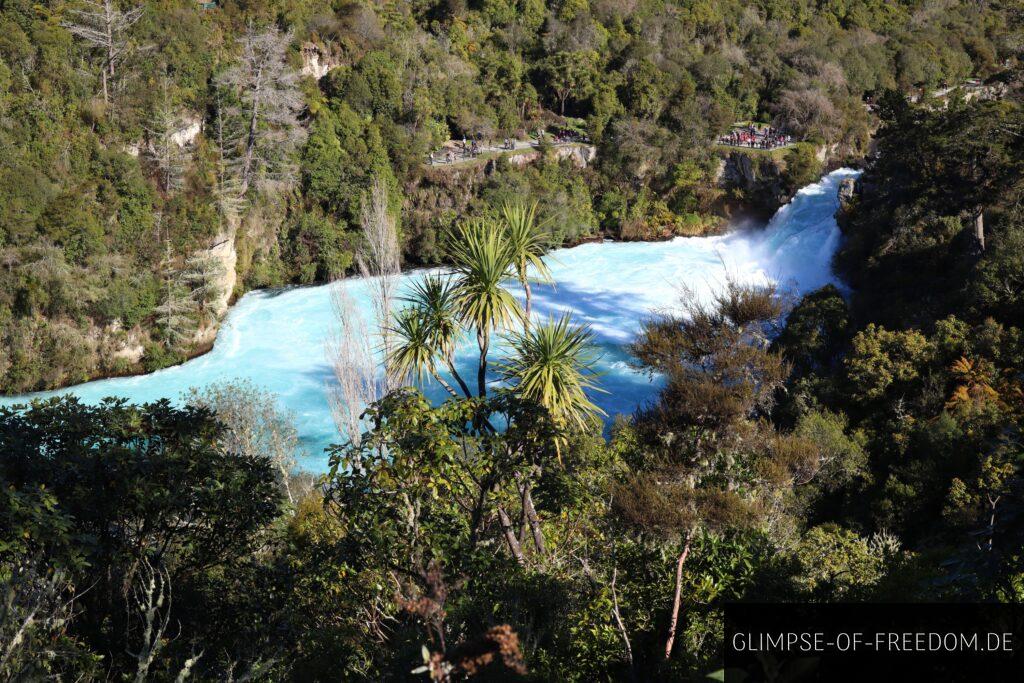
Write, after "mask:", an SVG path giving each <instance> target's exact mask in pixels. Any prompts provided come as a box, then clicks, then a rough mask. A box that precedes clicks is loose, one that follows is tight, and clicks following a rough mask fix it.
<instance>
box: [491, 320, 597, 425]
mask: <svg viewBox="0 0 1024 683" xmlns="http://www.w3.org/2000/svg"><path fill="white" fill-rule="evenodd" d="M509 343H510V345H511V347H512V352H511V353H510V354H509V356H508V358H507V359H506V360H505V361H504V363H503V364H502V366H501V375H502V377H503V378H504V379H505V380H506V381H508V382H509V383H511V385H512V387H513V391H515V392H516V393H517V394H519V395H520V396H522V397H523V398H525V399H526V400H528V401H533V402H535V403H537V404H538V405H541V406H543V407H544V408H545V409H546V410H547V411H548V413H549V414H550V415H551V418H552V420H553V421H554V423H555V424H556V425H559V426H563V427H567V426H569V425H572V426H574V427H576V428H580V429H582V428H584V427H586V426H587V424H588V422H589V420H590V418H593V417H595V416H597V415H603V414H604V412H603V411H602V410H601V409H600V408H598V407H597V406H596V405H594V404H593V403H592V402H591V401H590V399H589V398H588V397H587V394H586V391H587V390H588V389H590V390H593V389H595V388H596V387H597V385H596V383H595V382H594V380H593V373H594V371H593V359H592V358H591V356H590V354H589V350H590V348H591V345H592V343H593V334H592V333H591V332H590V331H589V330H588V329H587V328H586V327H576V326H573V325H572V324H571V322H570V320H569V316H568V315H563V316H562V317H561V318H559V319H558V320H555V319H553V318H551V319H549V320H548V321H547V322H546V323H544V324H541V325H536V326H530V327H527V328H526V329H525V330H523V331H522V332H513V333H512V334H511V335H510V338H509Z"/></svg>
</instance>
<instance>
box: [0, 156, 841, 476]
mask: <svg viewBox="0 0 1024 683" xmlns="http://www.w3.org/2000/svg"><path fill="white" fill-rule="evenodd" d="M855 175H856V172H855V171H852V170H850V169H840V170H838V171H834V172H833V173H830V174H829V175H827V176H825V177H824V178H822V180H821V181H820V182H818V183H814V184H812V185H809V186H807V187H805V188H803V189H802V190H800V192H799V193H798V194H797V195H796V197H795V198H794V199H793V201H792V202H791V203H789V204H787V205H786V206H784V207H782V208H781V209H779V211H778V213H776V215H775V216H774V217H773V218H772V220H771V221H770V222H769V224H768V225H767V226H766V227H765V228H763V229H760V228H758V229H745V230H737V231H735V232H731V233H729V234H727V235H722V236H716V237H680V238H676V239H674V240H671V241H668V242H601V243H591V244H584V245H581V246H578V247H574V248H571V249H559V250H557V251H554V252H552V254H551V255H550V257H549V259H548V262H549V264H550V268H551V272H552V274H553V276H554V280H555V284H554V285H553V286H547V285H545V286H535V287H534V288H533V289H534V304H533V306H534V311H535V315H537V316H539V317H545V318H546V317H547V316H548V315H555V316H557V315H559V314H560V313H561V312H562V311H570V312H571V313H572V314H573V315H574V316H575V319H576V320H577V321H578V322H583V323H588V324H589V325H590V326H591V328H592V329H593V331H594V334H595V338H596V341H597V343H598V345H599V352H600V358H599V360H598V363H597V367H598V370H599V371H600V373H601V377H600V384H601V387H602V388H603V389H604V392H603V393H595V394H594V395H593V397H592V398H593V400H594V402H595V403H597V405H599V406H600V407H601V408H602V409H603V410H604V411H605V412H606V413H607V414H608V416H609V419H611V418H612V417H613V416H614V415H615V414H617V413H624V414H628V413H631V412H632V411H633V410H634V409H635V408H636V407H637V406H638V405H640V404H642V403H643V402H644V401H646V400H648V399H650V398H651V397H652V396H653V394H654V392H655V391H656V390H657V386H658V383H657V380H656V379H655V380H654V381H651V380H650V379H649V378H648V377H647V376H645V375H643V374H640V373H637V372H635V371H634V370H633V369H631V368H630V366H629V363H628V356H627V354H626V353H625V351H624V348H623V347H624V345H625V344H627V343H628V342H630V341H631V340H632V339H633V338H634V337H635V335H636V333H637V331H638V329H639V326H640V323H641V321H642V320H643V319H644V318H645V317H647V316H649V315H650V314H651V313H652V311H657V310H666V309H671V308H672V307H673V306H675V305H677V304H678V301H679V298H680V296H681V294H682V292H683V291H684V290H686V291H689V292H690V293H692V294H693V295H695V296H697V297H707V296H709V295H710V294H711V293H712V292H714V291H715V290H717V289H719V288H720V287H721V286H722V284H723V283H724V281H725V279H726V277H733V278H737V279H740V280H744V281H766V280H771V281H774V282H777V283H779V284H780V286H781V287H783V288H784V289H787V290H790V291H792V292H793V293H794V294H799V293H803V292H807V291H811V290H813V289H816V288H818V287H821V286H822V285H825V284H827V283H829V282H834V281H835V278H834V276H833V274H832V271H831V260H832V255H833V254H834V253H835V251H836V248H837V247H838V245H839V239H840V233H839V228H838V226H837V224H836V221H835V218H834V214H835V211H836V209H837V208H838V187H839V183H840V182H841V181H842V180H843V179H845V178H850V177H853V176H855ZM402 277H403V281H404V282H405V283H408V282H410V281H411V280H412V279H413V278H419V277H422V272H413V273H408V274H406V275H403V276H402ZM331 287H345V288H346V289H347V290H348V294H349V295H350V297H351V299H352V300H353V301H354V303H355V306H356V309H357V310H359V311H361V312H362V313H363V315H364V318H365V319H366V320H369V316H370V313H369V311H370V306H369V296H368V287H367V283H366V282H364V281H362V280H360V279H357V278H354V279H349V280H344V281H341V282H337V283H334V284H332V285H322V286H317V287H294V288H287V289H283V290H275V291H255V292H250V293H248V294H246V295H245V296H243V297H242V298H241V299H240V300H239V301H238V303H237V304H236V305H235V306H234V307H233V308H232V310H231V311H230V313H229V314H228V315H227V318H226V319H225V321H224V324H223V326H222V327H221V330H220V332H219V334H218V336H217V340H216V343H215V344H214V347H213V349H212V350H211V351H210V352H209V353H207V354H206V355H204V356H201V357H199V358H196V359H194V360H191V361H189V362H187V363H184V364H182V365H178V366H175V367H172V368H167V369H165V370H160V371H158V372H154V373H151V374H148V375H141V376H137V377H124V378H115V379H107V380H99V381H95V382H89V383H86V384H80V385H77V386H73V387H69V388H66V389H62V390H59V391H52V392H44V393H39V394H32V395H28V396H18V397H6V398H2V399H0V403H2V404H8V405H9V404H12V403H23V402H25V401H26V400H27V399H30V398H34V397H43V396H53V395H60V394H74V395H76V396H78V397H80V398H81V399H82V400H83V401H86V402H90V403H95V402H98V401H99V400H100V399H102V398H103V397H106V396H120V397H125V398H128V399H130V400H131V401H135V402H146V401H154V400H157V399H159V398H165V397H166V398H170V399H172V400H175V401H180V400H181V397H182V395H183V394H184V393H186V392H187V391H188V389H189V388H190V387H202V386H204V385H207V384H209V383H211V382H217V381H222V380H231V379H236V378H245V379H249V380H251V381H252V382H253V383H254V384H256V385H257V386H260V387H263V388H265V389H267V390H269V391H271V392H273V393H274V394H276V395H277V396H278V398H279V401H280V403H281V405H282V406H283V407H285V408H287V409H288V410H289V411H291V412H292V413H293V414H294V419H295V425H296V427H297V429H298V431H299V435H300V437H301V440H302V449H303V452H302V454H300V465H301V466H302V467H304V468H306V469H309V470H313V471H323V470H324V469H325V467H326V463H327V458H326V456H325V454H324V448H325V447H326V446H328V445H329V444H331V443H336V442H338V441H340V440H341V437H340V436H339V433H338V429H337V428H336V426H335V424H334V421H333V418H332V415H331V410H330V407H329V404H328V391H329V387H330V384H331V382H332V380H333V374H332V371H331V365H330V362H329V359H328V354H327V351H326V342H327V341H328V340H329V339H330V337H331V335H332V334H333V330H335V329H336V327H337V322H336V320H335V314H334V308H333V306H332V303H331V300H332V297H331ZM513 289H514V291H516V293H517V294H519V295H520V296H521V294H522V293H521V291H520V290H519V289H518V288H513ZM474 351H475V344H474V342H473V341H472V340H469V339H467V340H466V341H465V342H464V343H463V344H462V345H461V346H460V347H459V350H458V353H457V358H458V363H457V365H458V367H459V371H460V373H462V374H463V376H464V377H465V378H467V380H468V379H469V378H471V377H475V376H476V374H475V367H476V366H475V362H476V361H475V355H474ZM500 352H501V350H500V345H499V348H498V349H496V353H497V354H500ZM425 391H426V392H427V394H428V395H430V396H431V397H433V398H436V399H438V400H441V399H443V397H444V396H445V394H444V392H443V391H442V390H441V389H440V387H437V386H428V387H425Z"/></svg>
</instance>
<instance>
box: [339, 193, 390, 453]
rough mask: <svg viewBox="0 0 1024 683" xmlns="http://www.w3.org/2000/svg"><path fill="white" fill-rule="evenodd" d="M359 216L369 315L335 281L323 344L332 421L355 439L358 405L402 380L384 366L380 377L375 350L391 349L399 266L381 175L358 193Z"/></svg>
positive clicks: (361, 265)
mask: <svg viewBox="0 0 1024 683" xmlns="http://www.w3.org/2000/svg"><path fill="white" fill-rule="evenodd" d="M360 219H361V225H362V230H363V248H362V249H361V250H360V252H359V253H358V255H357V261H358V264H359V272H360V274H361V275H362V276H363V278H365V280H366V283H367V286H368V287H369V291H370V303H371V310H372V320H370V321H367V320H366V319H365V318H364V317H363V316H362V315H361V314H360V312H359V311H358V309H357V308H356V306H355V304H354V303H353V301H352V299H351V296H350V294H349V292H348V289H347V287H346V285H345V283H343V282H338V283H336V284H335V285H334V288H333V290H332V292H331V298H332V303H333V305H334V316H335V319H336V320H337V321H338V328H337V331H336V332H335V333H334V335H333V336H332V337H331V339H330V340H329V341H328V344H327V354H328V357H329V358H330V360H331V366H332V369H333V371H334V380H335V381H334V384H333V386H331V388H330V390H329V392H328V393H329V400H330V403H331V410H332V413H333V414H334V421H335V424H337V426H338V429H339V431H341V432H342V433H344V434H346V435H347V436H348V438H349V439H350V440H351V441H352V443H353V444H355V445H358V444H359V438H360V435H361V434H362V432H363V430H364V427H365V425H364V424H363V421H362V419H361V418H360V415H361V414H362V411H363V409H364V408H365V407H366V406H367V405H369V404H370V403H373V402H374V401H377V400H378V399H380V398H381V397H382V396H383V395H384V394H386V393H387V392H388V391H391V390H392V389H395V388H397V387H398V386H400V384H401V378H400V377H399V376H397V374H395V373H390V372H387V371H385V377H384V380H383V382H381V381H380V380H379V378H378V373H377V371H378V367H379V364H378V363H377V360H376V356H375V353H374V350H375V346H379V347H380V349H382V350H383V352H384V356H385V357H387V354H388V352H389V351H390V344H391V340H390V338H389V335H388V329H389V327H390V319H391V313H392V310H393V308H394V302H395V296H396V293H397V290H398V278H399V275H401V272H402V268H401V251H400V247H399V243H398V228H397V225H396V222H395V217H394V215H393V213H392V212H391V209H390V207H389V202H388V188H387V185H385V183H384V182H383V181H382V180H381V179H380V178H374V180H373V182H372V183H371V185H370V189H369V191H368V192H367V194H366V196H364V198H363V207H362V213H361V216H360ZM371 326H372V328H371ZM375 342H377V343H376V344H375Z"/></svg>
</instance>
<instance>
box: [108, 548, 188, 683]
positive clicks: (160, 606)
mask: <svg viewBox="0 0 1024 683" xmlns="http://www.w3.org/2000/svg"><path fill="white" fill-rule="evenodd" d="M171 604H172V600H171V576H170V574H169V573H168V571H167V569H166V568H165V567H164V566H163V564H160V563H158V564H157V566H156V567H154V566H153V564H152V563H151V562H150V561H149V559H147V558H145V557H143V558H142V559H141V560H140V561H139V563H138V565H137V566H136V569H135V575H134V577H133V579H132V583H131V588H130V590H129V595H128V621H127V627H126V628H127V630H128V633H127V642H132V640H133V639H134V638H133V636H132V631H133V630H134V629H141V632H139V635H138V642H139V650H138V652H132V651H131V650H128V651H127V652H128V654H129V655H130V656H131V657H132V658H133V659H134V660H135V662H136V667H135V679H134V680H135V683H144V681H146V680H147V679H148V678H149V671H150V668H151V667H152V666H153V662H155V661H156V658H157V655H159V654H160V652H161V651H162V650H163V648H164V646H165V645H166V644H167V643H168V642H169V641H170V640H172V639H173V638H172V637H171V636H170V635H169V633H168V630H167V629H168V627H169V626H170V624H171ZM202 656H203V653H202V651H200V652H198V653H196V654H193V655H192V656H191V657H189V658H188V659H186V660H185V662H184V663H183V664H182V666H181V669H179V670H178V675H177V676H176V677H175V681H177V682H178V683H181V682H182V681H184V680H185V679H187V678H188V677H189V676H190V675H191V673H192V669H193V668H194V667H195V665H196V663H197V662H198V661H199V659H200V658H201V657H202Z"/></svg>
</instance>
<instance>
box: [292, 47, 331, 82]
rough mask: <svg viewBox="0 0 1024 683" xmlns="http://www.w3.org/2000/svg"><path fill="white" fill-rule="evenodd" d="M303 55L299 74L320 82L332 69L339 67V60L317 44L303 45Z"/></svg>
mask: <svg viewBox="0 0 1024 683" xmlns="http://www.w3.org/2000/svg"><path fill="white" fill-rule="evenodd" d="M301 55H302V69H300V70H299V73H301V74H302V75H303V76H312V77H313V78H315V79H316V80H318V81H319V80H320V79H321V78H323V77H324V76H326V75H327V74H328V73H329V72H330V70H331V69H333V68H335V67H336V66H338V60H337V59H334V58H333V57H332V56H331V55H329V54H328V53H327V52H326V51H325V50H324V49H323V48H322V47H320V46H319V45H316V44H315V43H306V44H305V45H303V46H302V50H301Z"/></svg>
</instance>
